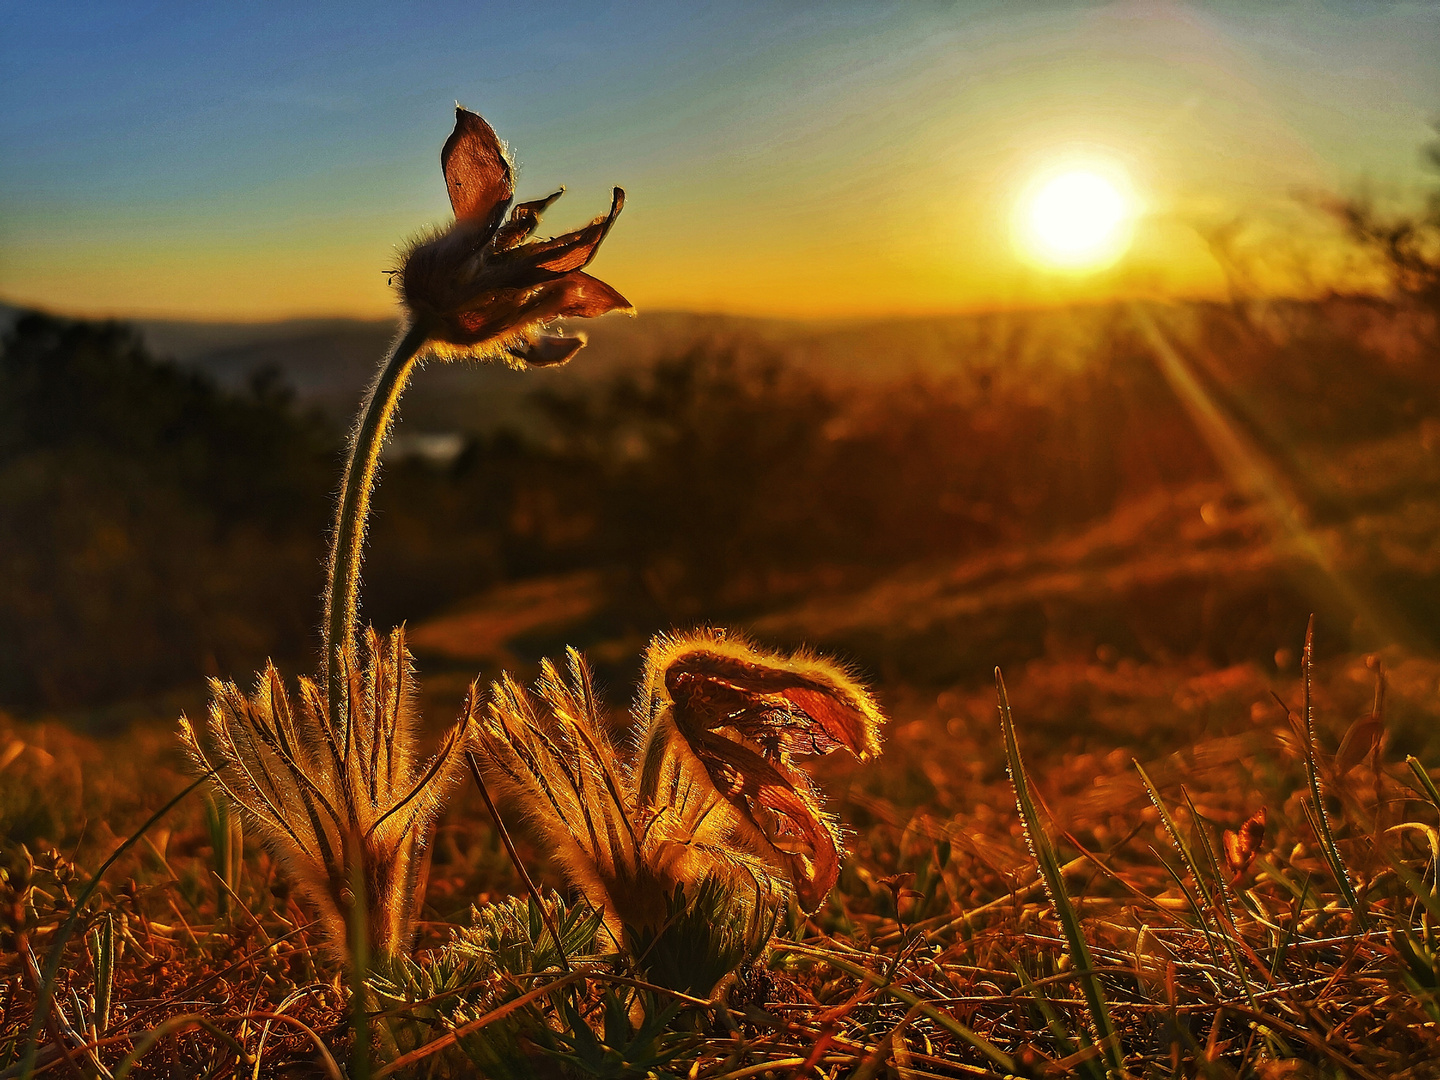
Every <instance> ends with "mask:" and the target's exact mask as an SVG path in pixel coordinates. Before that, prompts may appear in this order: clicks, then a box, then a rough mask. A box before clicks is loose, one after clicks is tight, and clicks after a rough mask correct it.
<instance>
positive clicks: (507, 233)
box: [399, 106, 634, 365]
mask: <svg viewBox="0 0 1440 1080" xmlns="http://www.w3.org/2000/svg"><path fill="white" fill-rule="evenodd" d="M440 164H441V166H442V167H443V169H444V171H445V184H446V186H447V188H448V189H449V191H450V205H451V206H452V207H453V208H454V210H455V224H454V225H452V226H451V227H450V228H449V229H448V230H446V231H445V232H443V233H441V234H439V235H438V236H433V237H430V238H428V239H424V240H421V241H420V242H419V243H417V244H415V245H414V246H413V247H412V248H411V249H410V250H409V252H407V253H406V255H405V260H404V263H403V265H402V267H401V269H400V272H399V276H400V292H401V295H402V297H403V298H404V301H405V306H406V307H407V308H408V309H409V310H410V315H411V317H412V319H414V321H415V322H416V323H417V324H418V325H419V326H421V327H423V328H424V329H425V331H426V336H427V337H428V339H429V344H430V347H431V348H436V347H439V348H440V349H441V350H442V351H446V349H445V347H446V346H449V350H448V351H450V352H452V353H454V354H456V355H464V356H476V357H484V358H487V359H501V360H505V361H507V362H510V363H517V364H521V365H547V364H558V363H563V362H564V361H566V360H568V359H570V357H572V356H573V355H575V353H576V352H578V351H579V350H580V349H581V348H582V347H583V346H584V344H585V338H584V337H583V336H580V335H577V336H574V337H564V336H557V335H553V334H547V333H544V332H543V331H544V329H545V327H547V326H548V325H549V324H550V323H552V322H553V321H554V320H556V319H565V318H570V319H573V318H591V317H593V316H596V315H604V314H605V313H606V312H609V311H625V312H633V310H634V309H633V308H632V307H631V306H630V302H629V301H628V300H626V299H625V298H624V297H623V296H621V295H620V294H619V293H618V292H616V291H615V290H614V289H612V288H611V287H610V286H609V285H606V284H605V283H604V282H603V281H600V280H599V279H598V278H594V277H591V276H590V275H589V274H586V273H583V270H584V267H586V266H587V265H588V264H589V263H590V260H592V259H593V258H594V257H595V253H596V252H597V251H598V250H599V248H600V243H601V241H603V240H604V239H605V236H606V234H607V233H609V231H610V226H611V225H613V224H614V223H615V218H616V217H617V216H618V215H619V213H620V208H621V207H622V206H624V205H625V192H624V191H623V190H621V189H620V188H618V187H617V188H616V189H615V194H614V200H613V201H612V203H611V205H610V212H609V213H608V214H606V215H605V216H604V217H598V218H596V219H595V220H594V221H592V222H591V223H590V224H589V225H587V226H585V227H584V228H583V229H579V230H577V231H575V232H572V233H566V234H565V235H564V236H557V237H555V238H553V239H551V240H540V241H534V242H530V243H526V242H525V241H526V240H528V238H529V237H530V235H531V234H532V233H534V231H535V229H536V227H537V226H538V225H539V223H540V215H541V213H543V212H544V210H545V209H546V208H547V207H548V206H549V205H550V204H551V203H553V202H554V201H555V200H556V199H558V198H559V197H560V196H561V195H562V194H564V191H565V189H564V188H561V189H560V190H559V191H557V192H555V193H554V194H553V195H547V196H546V197H545V198H543V199H536V200H534V201H533V202H525V203H520V204H519V205H518V206H516V207H515V208H514V210H513V211H511V212H510V216H509V220H508V221H507V220H506V217H505V214H506V211H507V210H509V209H510V202H511V199H512V198H513V197H514V194H515V184H514V168H513V166H512V164H511V161H510V155H509V152H508V150H507V149H506V147H505V144H504V143H502V142H501V141H500V139H499V138H498V137H497V136H496V134H495V131H494V129H493V128H491V127H490V125H489V124H488V123H486V122H485V120H484V119H483V118H482V117H480V116H479V115H477V114H475V113H473V112H469V111H467V110H466V109H463V108H460V107H458V106H457V107H456V109H455V130H454V131H453V132H452V133H451V135H450V138H449V139H448V140H446V142H445V146H444V148H443V149H442V150H441V151H440Z"/></svg>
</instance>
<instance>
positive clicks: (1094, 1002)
mask: <svg viewBox="0 0 1440 1080" xmlns="http://www.w3.org/2000/svg"><path fill="white" fill-rule="evenodd" d="M995 694H996V699H997V702H998V705H999V710H1000V729H1001V731H1002V732H1003V733H1004V736H1005V760H1006V762H1007V763H1008V765H1009V768H1010V782H1011V784H1012V786H1013V787H1014V788H1015V805H1016V806H1017V807H1018V808H1019V811H1020V820H1021V822H1022V823H1023V824H1024V826H1025V837H1026V839H1027V840H1029V842H1030V852H1031V854H1032V855H1034V856H1035V862H1036V864H1037V865H1038V866H1039V867H1040V876H1041V878H1043V879H1044V881H1045V891H1046V892H1047V893H1049V895H1050V903H1051V906H1052V907H1054V909H1055V917H1056V918H1057V919H1058V920H1059V922H1060V927H1061V929H1062V930H1063V931H1064V933H1065V941H1066V944H1067V946H1068V949H1069V953H1070V963H1071V964H1072V965H1074V968H1075V977H1076V979H1078V980H1079V982H1080V989H1081V990H1082V991H1083V992H1084V994H1085V1002H1086V1004H1087V1006H1088V1007H1089V1010H1090V1021H1091V1023H1092V1024H1093V1025H1094V1027H1095V1033H1096V1037H1097V1038H1096V1041H1097V1042H1098V1043H1099V1044H1100V1045H1102V1046H1103V1047H1104V1048H1105V1056H1106V1058H1107V1059H1108V1060H1109V1063H1110V1066H1111V1067H1112V1068H1113V1069H1115V1070H1117V1071H1123V1070H1124V1068H1125V1060H1124V1054H1123V1053H1122V1051H1121V1049H1120V1034H1119V1032H1117V1031H1116V1030H1115V1025H1114V1023H1113V1022H1112V1021H1111V1019H1110V1008H1109V1005H1108V1004H1107V1003H1106V1001H1105V989H1104V987H1103V986H1101V984H1100V977H1099V976H1098V975H1096V974H1095V970H1094V969H1095V964H1094V962H1093V961H1092V960H1091V958H1090V946H1089V944H1088V943H1087V942H1086V940H1085V933H1084V930H1083V928H1082V927H1081V925H1080V916H1079V914H1078V913H1077V912H1076V910H1075V906H1074V905H1073V904H1072V903H1071V902H1070V895H1069V894H1068V893H1067V892H1066V891H1065V877H1064V875H1063V874H1062V873H1061V872H1060V860H1059V858H1057V857H1056V854H1055V848H1054V847H1053V846H1052V845H1051V843H1050V836H1049V834H1048V833H1046V831H1045V828H1044V826H1043V825H1042V823H1041V821H1040V813H1039V811H1038V810H1037V809H1036V807H1035V800H1034V798H1033V797H1032V795H1031V793H1030V781H1029V779H1028V778H1027V777H1026V775H1025V762H1024V761H1023V760H1021V757H1020V744H1019V742H1018V741H1017V740H1016V738H1015V721H1014V718H1013V717H1012V716H1011V715H1010V699H1009V697H1008V696H1007V695H1006V693H1005V680H1004V679H1003V678H1002V677H1001V675H1000V669H999V668H996V669H995Z"/></svg>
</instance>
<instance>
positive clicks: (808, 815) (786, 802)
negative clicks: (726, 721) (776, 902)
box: [689, 732, 840, 912]
mask: <svg viewBox="0 0 1440 1080" xmlns="http://www.w3.org/2000/svg"><path fill="white" fill-rule="evenodd" d="M689 742H690V748H691V749H692V750H694V751H695V756H696V757H698V758H699V759H700V761H701V763H702V764H703V765H704V766H705V772H706V773H707V774H708V775H709V777H710V782H711V783H713V784H714V785H715V790H716V791H718V792H719V793H720V794H721V795H722V796H724V798H725V799H726V801H727V802H729V803H730V804H731V805H732V806H734V807H735V809H736V810H738V811H739V812H740V813H741V814H743V815H744V816H745V817H746V818H747V819H748V821H749V823H750V824H751V825H752V826H753V827H754V828H755V829H756V831H757V832H758V833H760V834H761V835H765V836H767V837H773V838H772V839H771V841H770V842H771V846H772V847H773V848H774V854H775V856H776V857H777V858H778V859H779V860H780V861H781V862H782V863H783V864H784V865H785V867H786V868H787V869H788V870H789V872H790V880H791V882H792V883H793V884H794V886H795V898H796V899H797V900H798V901H799V902H800V906H801V907H802V908H803V909H804V910H805V911H807V912H813V911H815V910H816V909H818V908H819V907H820V905H821V904H823V903H824V902H825V897H826V895H827V894H828V893H829V892H830V890H831V889H832V888H834V886H835V882H836V880H837V879H838V878H839V876H840V843H839V838H838V837H837V836H836V835H835V831H834V828H833V826H832V825H831V824H830V822H829V821H828V819H826V817H825V815H824V814H823V813H822V812H821V810H820V804H819V801H818V800H817V799H816V798H815V795H814V793H813V792H812V791H811V790H810V785H809V783H808V781H807V780H806V779H805V777H803V776H797V775H794V774H793V773H792V774H791V775H789V776H787V775H785V772H790V770H786V771H785V772H782V771H781V770H780V768H777V767H776V765H774V764H772V763H771V762H769V761H767V760H766V759H765V758H763V757H761V756H760V755H759V754H757V753H755V752H754V751H753V750H750V749H748V748H747V747H744V746H741V745H740V744H739V743H736V742H732V741H731V740H729V739H727V738H725V737H724V736H721V735H715V734H712V733H710V732H697V733H695V735H694V737H693V738H691V739H690V740H689ZM767 814H768V815H774V817H775V818H777V819H779V822H780V824H781V829H780V833H781V835H779V836H775V835H773V834H774V832H775V830H773V829H772V830H767V829H766V827H765V825H766V820H765V819H766V817H767ZM777 840H778V841H780V842H783V843H785V847H783V848H782V847H779V846H777V844H776V841H777ZM787 841H788V842H787ZM791 847H794V848H795V850H790V848H791Z"/></svg>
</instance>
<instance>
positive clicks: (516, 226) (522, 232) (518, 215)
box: [495, 187, 565, 251]
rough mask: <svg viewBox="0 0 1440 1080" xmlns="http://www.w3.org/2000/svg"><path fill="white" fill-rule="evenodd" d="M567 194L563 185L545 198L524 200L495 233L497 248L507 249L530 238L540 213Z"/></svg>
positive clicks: (500, 249)
mask: <svg viewBox="0 0 1440 1080" xmlns="http://www.w3.org/2000/svg"><path fill="white" fill-rule="evenodd" d="M564 194H565V189H564V188H563V187H562V188H561V189H560V190H559V191H557V192H555V193H554V194H552V195H546V196H545V198H543V199H534V200H532V201H531V202H523V203H521V204H520V205H519V206H517V207H515V209H514V210H511V211H510V220H509V221H507V222H506V223H505V224H504V225H502V226H500V229H499V231H498V232H496V234H495V249H496V250H497V251H505V250H506V249H508V248H512V247H514V246H515V245H516V244H518V243H520V241H522V240H528V239H529V238H530V234H531V233H533V232H534V231H535V229H536V228H537V227H538V226H539V224H540V215H541V214H543V213H544V212H545V211H546V210H548V209H549V208H550V204H551V203H553V202H554V201H555V200H556V199H558V198H560V196H561V195H564Z"/></svg>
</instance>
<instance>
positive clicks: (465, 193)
mask: <svg viewBox="0 0 1440 1080" xmlns="http://www.w3.org/2000/svg"><path fill="white" fill-rule="evenodd" d="M440 165H441V167H442V168H443V169H444V170H445V186H446V187H447V188H448V189H449V191H450V205H451V207H452V208H453V209H454V210H455V219H456V220H457V221H470V220H480V221H483V222H486V223H487V224H489V223H491V222H493V225H491V231H492V232H493V231H494V228H495V227H498V226H499V224H500V220H501V219H502V218H503V217H504V215H505V209H506V207H508V206H509V205H510V200H511V198H513V197H514V195H515V182H514V179H513V175H512V170H511V168H510V155H509V154H508V153H507V152H506V150H505V144H504V143H502V142H501V141H500V137H499V136H498V135H496V134H495V129H494V128H492V127H491V126H490V125H489V124H487V123H486V122H485V119H484V118H483V117H481V116H480V115H479V114H477V113H473V112H470V111H469V110H468V109H462V108H460V107H459V106H458V105H457V106H456V107H455V130H454V131H452V132H451V133H450V138H448V139H446V140H445V147H444V149H442V150H441V151H440Z"/></svg>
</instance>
